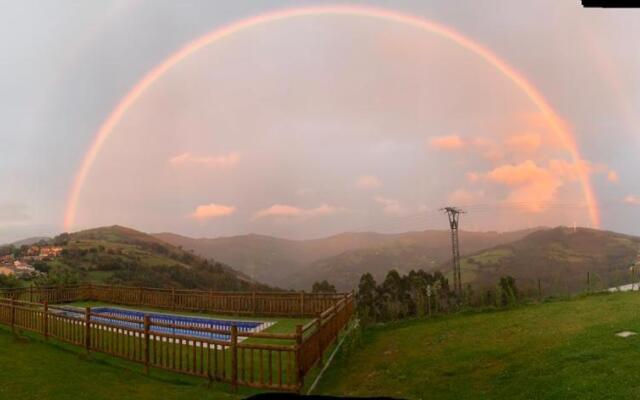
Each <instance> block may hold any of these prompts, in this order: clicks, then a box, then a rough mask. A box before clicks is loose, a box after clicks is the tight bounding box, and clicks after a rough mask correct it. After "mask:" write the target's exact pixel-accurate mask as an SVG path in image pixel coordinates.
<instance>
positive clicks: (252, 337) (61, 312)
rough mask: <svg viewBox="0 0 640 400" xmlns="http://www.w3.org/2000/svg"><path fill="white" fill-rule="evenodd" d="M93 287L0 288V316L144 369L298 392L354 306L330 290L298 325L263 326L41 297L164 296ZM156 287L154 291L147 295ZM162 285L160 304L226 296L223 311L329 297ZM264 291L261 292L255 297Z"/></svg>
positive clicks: (140, 299) (178, 305)
mask: <svg viewBox="0 0 640 400" xmlns="http://www.w3.org/2000/svg"><path fill="white" fill-rule="evenodd" d="M98 288H99V289H97V290H96V286H93V287H91V288H88V287H87V286H86V285H84V286H74V287H66V288H46V289H35V288H34V289H31V291H30V292H29V290H27V291H26V294H25V291H24V290H22V291H15V290H13V291H3V292H0V324H4V325H7V326H9V327H10V328H11V330H12V331H13V332H15V331H16V330H26V331H31V332H35V333H38V334H41V335H42V336H43V337H44V338H45V340H48V339H49V338H54V339H56V340H60V341H63V342H66V343H70V344H73V345H77V346H82V347H84V349H85V351H87V352H91V351H96V352H101V353H106V354H109V355H112V356H116V357H120V358H123V359H126V360H129V361H133V362H137V363H140V364H143V365H144V367H145V371H146V372H148V371H149V368H151V367H153V368H159V369H164V370H169V371H173V372H178V373H182V374H188V375H194V376H199V377H203V378H207V379H209V380H211V381H221V382H227V383H229V384H231V385H232V387H233V388H234V389H235V388H237V387H238V386H248V387H254V388H260V389H268V390H284V391H292V392H298V391H300V389H301V387H302V386H303V384H304V377H305V375H306V374H307V373H308V372H309V370H311V368H313V367H314V366H315V365H317V364H318V363H321V362H322V358H323V354H324V352H325V350H326V349H327V348H328V347H329V346H331V344H332V343H333V342H334V341H335V340H336V339H337V337H338V334H339V332H340V330H341V329H343V328H344V327H345V326H346V324H347V323H348V321H349V319H350V318H351V316H352V314H353V296H352V295H351V294H346V295H341V296H333V299H335V301H332V302H331V303H330V306H329V307H328V308H326V309H325V310H323V311H322V312H319V313H317V314H316V315H317V317H316V318H314V319H313V320H312V321H311V322H309V323H308V324H307V325H305V326H302V325H298V326H297V327H296V331H295V332H293V333H267V332H245V331H240V330H239V329H238V327H237V326H236V325H231V326H230V328H229V329H213V328H206V327H202V326H196V325H188V326H185V325H184V324H180V325H177V324H174V323H165V322H159V321H152V320H151V318H150V317H149V316H148V315H146V314H145V315H144V317H123V316H112V315H110V316H108V317H107V318H105V316H104V314H98V313H94V312H93V311H92V310H91V308H89V307H87V308H85V309H84V313H82V312H80V313H78V311H77V309H74V311H73V312H70V309H69V308H68V307H64V306H60V305H49V302H48V300H49V299H54V301H55V302H58V303H59V302H62V301H61V300H63V301H71V300H69V299H73V300H76V301H77V300H101V301H109V302H112V300H111V299H120V300H121V302H120V304H125V303H124V302H125V301H126V304H128V305H148V306H156V305H155V304H150V301H151V299H154V298H159V299H163V298H167V295H166V293H165V292H164V291H158V292H154V291H155V290H156V289H145V290H144V291H141V292H140V291H137V288H115V289H114V290H112V289H111V288H110V287H98ZM181 292H184V291H181ZM140 293H142V294H140ZM155 293H161V295H159V296H158V297H153V296H154V294H155ZM169 293H170V294H171V296H174V297H173V299H175V301H173V302H171V303H161V304H160V306H161V307H165V308H169V306H173V307H174V309H180V310H201V308H199V307H202V306H207V307H209V306H214V307H218V308H219V307H222V306H221V304H222V305H225V304H226V305H231V307H234V308H232V310H227V312H240V313H246V311H245V310H244V309H243V308H242V307H241V306H242V305H244V307H256V309H258V310H261V311H262V312H263V313H273V314H276V313H277V315H279V313H283V312H284V310H291V312H292V314H293V315H294V316H298V315H300V314H302V313H305V312H310V310H312V309H313V307H316V306H317V304H320V301H319V300H318V299H320V298H322V299H325V298H332V297H330V296H326V297H324V296H323V297H320V296H318V297H315V296H312V295H306V296H310V299H311V300H310V299H308V298H305V297H302V298H303V299H304V300H301V299H300V297H301V296H300V294H298V293H292V294H289V293H286V294H282V293H280V294H276V295H274V294H268V295H267V294H258V293H255V294H254V293H251V294H250V295H248V294H244V296H245V297H249V300H247V299H244V300H239V299H240V298H241V297H240V296H241V295H242V294H240V295H239V294H228V293H225V294H221V293H214V294H213V298H214V299H218V300H219V299H222V298H225V299H227V300H226V301H227V302H226V303H225V302H220V303H218V302H216V301H217V300H214V301H212V302H209V297H206V299H207V301H205V302H199V303H198V301H199V300H194V299H199V298H200V296H201V294H202V293H206V294H207V296H208V295H209V292H197V293H193V295H192V296H191V297H189V296H187V295H186V294H184V293H176V292H174V291H169ZM96 294H97V295H96ZM105 294H106V296H107V297H106V298H105ZM227 295H228V296H227ZM263 295H264V296H267V297H262V296H263ZM25 296H31V300H32V301H29V300H24V297H25ZM136 296H137V297H136ZM278 296H282V297H278ZM295 296H297V298H298V300H297V301H300V302H302V303H297V304H298V306H300V309H297V310H294V309H293V308H292V304H295V302H293V301H291V299H292V298H296V297H295ZM40 299H45V300H44V301H43V302H42V303H39V302H37V300H40ZM186 299H189V300H186ZM228 299H233V300H228ZM271 299H275V300H277V301H275V300H274V302H273V304H272V305H271V308H268V306H267V308H264V307H265V305H268V303H269V301H271ZM284 299H287V300H284ZM33 300H36V301H33ZM309 300H310V301H309ZM191 301H194V302H191ZM322 301H324V300H322ZM236 307H237V308H236ZM278 307H280V308H278ZM307 307H308V308H307ZM218 308H214V309H215V310H216V311H215V312H220V311H218ZM210 309H211V308H206V310H210ZM239 310H240V311H239ZM306 310H309V311H306ZM294 311H295V312H294ZM269 315H271V314H269ZM305 315H306V314H305ZM154 328H155V329H154ZM158 328H169V329H158ZM171 328H173V329H174V330H175V329H178V330H184V329H188V330H189V331H193V332H194V334H193V335H188V336H187V335H181V334H175V333H166V332H171V331H172V329H171ZM183 332H184V331H183ZM212 334H217V335H218V336H217V337H216V336H213V335H212ZM220 335H223V336H222V337H220Z"/></svg>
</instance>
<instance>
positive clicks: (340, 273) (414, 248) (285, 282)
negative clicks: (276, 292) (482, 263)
mask: <svg viewBox="0 0 640 400" xmlns="http://www.w3.org/2000/svg"><path fill="white" fill-rule="evenodd" d="M538 229H539V228H538ZM536 230H537V229H528V230H521V231H514V232H505V233H498V232H461V240H463V241H464V243H465V246H464V248H463V253H466V254H468V253H471V252H474V251H478V250H481V249H486V248H490V247H493V246H496V245H499V244H502V243H508V242H512V241H514V240H518V239H521V238H522V237H524V236H526V235H527V234H529V233H531V232H534V231H536ZM154 236H155V237H156V238H158V239H161V240H163V241H166V242H168V243H171V244H173V245H176V246H182V247H183V248H185V249H188V250H192V251H193V252H194V253H196V254H199V255H202V256H204V257H213V258H215V259H216V260H220V261H222V262H225V263H228V264H230V265H233V266H234V268H237V269H238V270H240V271H242V272H243V273H245V274H247V275H249V276H253V277H255V278H256V279H257V280H259V281H261V282H265V283H269V284H272V285H277V286H280V287H285V288H294V289H305V290H309V289H310V288H311V286H312V285H313V283H314V282H315V281H321V280H325V279H327V280H329V281H330V282H331V283H333V284H334V285H335V286H336V287H337V289H338V290H351V289H353V288H355V287H356V286H357V285H358V280H359V279H360V276H361V275H362V274H363V273H366V272H370V273H372V274H374V276H375V277H376V279H382V278H383V277H384V275H385V274H386V273H387V272H388V271H389V270H391V269H397V270H398V271H401V272H408V271H409V270H411V269H419V268H423V269H432V268H433V267H436V266H438V265H440V264H441V263H442V262H444V261H446V260H448V259H449V258H450V257H451V237H450V233H449V231H444V230H441V231H437V230H427V231H421V232H404V233H395V234H381V233H373V232H347V233H341V234H338V235H333V236H329V237H326V238H320V239H312V240H287V239H280V238H275V237H271V236H264V235H253V234H252V235H243V236H233V237H221V238H215V239H208V238H202V239H194V238H189V237H186V236H180V235H175V234H172V233H159V234H155V235H154Z"/></svg>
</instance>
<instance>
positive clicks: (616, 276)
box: [461, 227, 640, 294]
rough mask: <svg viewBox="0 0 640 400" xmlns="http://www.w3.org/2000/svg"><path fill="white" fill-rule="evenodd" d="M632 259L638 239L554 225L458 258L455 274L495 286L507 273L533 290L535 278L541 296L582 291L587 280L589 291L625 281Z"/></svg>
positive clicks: (637, 256)
mask: <svg viewBox="0 0 640 400" xmlns="http://www.w3.org/2000/svg"><path fill="white" fill-rule="evenodd" d="M638 261H640V238H638V237H634V236H629V235H624V234H620V233H615V232H609V231H601V230H595V229H587V228H577V229H574V228H566V227H558V228H554V229H549V230H541V231H537V232H533V233H531V234H530V235H528V236H526V237H524V238H522V239H520V240H517V241H514V242H511V243H506V244H502V245H499V246H495V247H493V248H491V249H485V250H481V251H478V252H476V253H474V254H471V255H468V256H467V257H463V258H462V260H461V272H462V280H463V283H474V284H475V285H474V286H491V285H493V286H495V284H496V282H497V281H498V279H499V278H500V277H501V276H506V275H510V276H512V277H514V278H515V280H516V283H517V285H518V287H520V288H522V289H524V290H529V291H537V288H538V279H539V280H540V286H541V288H542V290H543V291H544V292H545V293H547V294H564V293H566V292H567V291H570V292H576V291H581V290H585V289H586V288H587V279H589V280H590V284H591V288H592V289H593V290H600V289H605V288H608V287H611V286H617V285H619V284H621V283H626V282H629V281H630V279H631V278H632V276H631V274H632V273H634V272H633V270H631V269H630V267H631V266H632V265H634V263H636V262H638ZM637 272H638V271H636V272H635V273H636V275H635V276H634V277H633V278H635V281H638V280H639V279H638V277H637V276H638V275H637ZM587 273H589V277H587Z"/></svg>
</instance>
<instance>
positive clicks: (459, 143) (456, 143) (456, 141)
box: [429, 135, 465, 151]
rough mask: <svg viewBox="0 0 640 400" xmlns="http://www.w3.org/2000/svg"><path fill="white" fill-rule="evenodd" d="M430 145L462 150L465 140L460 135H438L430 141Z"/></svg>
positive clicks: (441, 148)
mask: <svg viewBox="0 0 640 400" xmlns="http://www.w3.org/2000/svg"><path fill="white" fill-rule="evenodd" d="M429 145H430V146H431V147H432V148H434V149H438V150H446V151H453V150H460V149H462V148H463V147H465V142H464V141H463V140H462V139H460V137H459V136H458V135H449V136H438V137H434V138H432V139H431V140H430V141H429Z"/></svg>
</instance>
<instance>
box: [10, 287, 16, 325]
mask: <svg viewBox="0 0 640 400" xmlns="http://www.w3.org/2000/svg"><path fill="white" fill-rule="evenodd" d="M11 333H14V334H15V333H16V301H15V299H14V298H13V296H11Z"/></svg>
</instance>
